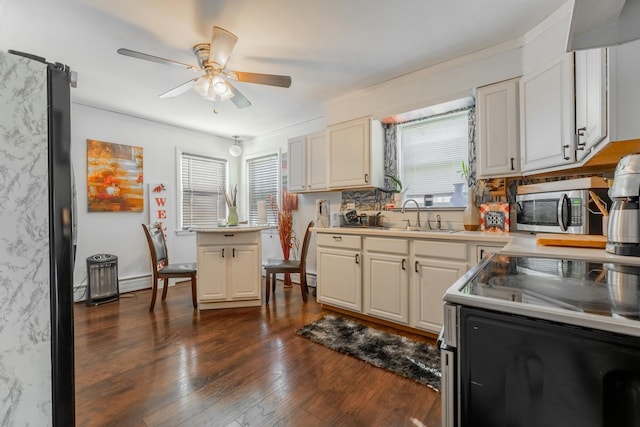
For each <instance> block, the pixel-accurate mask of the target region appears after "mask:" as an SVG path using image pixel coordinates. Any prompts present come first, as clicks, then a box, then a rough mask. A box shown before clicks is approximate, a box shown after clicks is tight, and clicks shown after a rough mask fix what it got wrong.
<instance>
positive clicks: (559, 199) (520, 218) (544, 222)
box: [516, 188, 610, 234]
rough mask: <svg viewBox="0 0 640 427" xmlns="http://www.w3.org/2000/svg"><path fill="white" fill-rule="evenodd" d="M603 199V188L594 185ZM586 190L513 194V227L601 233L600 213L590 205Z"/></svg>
mask: <svg viewBox="0 0 640 427" xmlns="http://www.w3.org/2000/svg"><path fill="white" fill-rule="evenodd" d="M591 191H593V192H595V193H596V194H597V195H598V196H599V197H600V198H601V199H602V200H604V201H605V202H606V203H610V199H609V196H608V194H607V189H604V188H595V189H592V190H591ZM590 203H591V201H590V199H589V190H588V189H584V190H568V191H554V192H545V193H533V194H518V195H517V196H516V229H517V230H520V231H533V232H543V233H569V234H602V214H601V213H600V212H599V211H598V209H597V208H596V206H595V205H592V206H590Z"/></svg>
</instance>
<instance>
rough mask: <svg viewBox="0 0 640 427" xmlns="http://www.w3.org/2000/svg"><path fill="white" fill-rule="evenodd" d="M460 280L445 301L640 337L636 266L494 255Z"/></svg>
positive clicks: (638, 270)
mask: <svg viewBox="0 0 640 427" xmlns="http://www.w3.org/2000/svg"><path fill="white" fill-rule="evenodd" d="M465 279H466V280H464V279H462V280H463V284H462V285H460V281H459V282H457V283H456V285H454V287H452V288H451V289H449V291H448V292H447V294H446V295H445V298H444V299H445V301H449V302H453V303H458V304H467V303H468V304H467V305H471V306H476V307H481V308H491V309H500V310H503V311H508V312H511V313H515V314H520V313H522V314H524V315H529V316H531V315H534V316H535V315H538V317H541V318H546V319H549V320H557V321H564V320H567V321H568V323H573V324H576V325H580V326H583V325H588V326H590V327H595V328H601V329H605V330H612V331H614V332H620V330H619V328H617V327H616V326H613V328H612V327H611V325H622V327H623V329H629V328H631V329H634V331H636V333H634V335H639V336H640V267H639V266H632V265H624V264H618V263H603V262H594V261H585V260H575V259H565V258H542V257H530V256H516V255H505V254H495V255H493V256H492V257H491V258H489V259H488V260H487V261H485V262H483V263H481V264H480V265H479V266H477V267H476V268H474V269H473V270H471V271H470V272H469V273H468V274H467V275H466V276H465ZM584 319H586V320H584Z"/></svg>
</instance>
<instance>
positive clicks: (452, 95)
mask: <svg viewBox="0 0 640 427" xmlns="http://www.w3.org/2000/svg"><path fill="white" fill-rule="evenodd" d="M521 47H522V40H514V41H511V42H507V43H503V44H501V45H498V46H495V47H492V48H489V49H484V50H482V51H478V52H475V53H472V54H470V55H466V56H464V57H461V58H457V59H454V60H452V61H448V62H445V63H442V64H439V65H436V66H433V67H430V68H426V69H423V70H420V71H416V72H414V73H411V74H407V75H405V76H402V77H398V78H396V79H393V80H389V81H387V82H385V83H382V84H379V85H376V86H372V87H369V88H367V89H363V90H361V91H358V92H354V93H350V94H346V95H344V96H341V97H338V98H334V99H331V100H329V101H328V102H327V103H326V115H327V124H334V123H339V122H343V121H345V120H349V119H353V118H357V117H364V116H368V115H371V116H372V117H373V118H374V119H378V120H379V119H382V118H385V117H388V116H391V115H394V114H399V113H404V112H408V111H413V110H416V109H419V108H424V107H429V106H432V105H437V104H440V103H443V102H448V101H452V100H455V99H459V98H463V97H466V96H469V95H471V94H472V91H473V89H474V88H476V87H479V86H484V85H487V84H491V83H495V82H499V81H502V80H507V79H510V78H514V77H518V76H520V75H522V61H521Z"/></svg>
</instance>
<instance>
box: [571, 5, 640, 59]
mask: <svg viewBox="0 0 640 427" xmlns="http://www.w3.org/2000/svg"><path fill="white" fill-rule="evenodd" d="M639 23H640V0H573V9H572V16H571V25H570V26H569V37H568V39H567V52H571V51H574V50H582V49H592V48H598V47H606V46H614V45H618V44H622V43H626V42H630V41H633V40H636V39H640V24H639Z"/></svg>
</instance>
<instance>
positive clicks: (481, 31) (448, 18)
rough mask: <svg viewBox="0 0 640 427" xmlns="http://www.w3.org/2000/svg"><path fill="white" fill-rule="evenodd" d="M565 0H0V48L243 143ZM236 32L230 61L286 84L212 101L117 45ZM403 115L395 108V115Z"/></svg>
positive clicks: (184, 41)
mask: <svg viewBox="0 0 640 427" xmlns="http://www.w3.org/2000/svg"><path fill="white" fill-rule="evenodd" d="M565 1H566V0H446V1H442V0H402V1H390V0H308V1H304V0H269V1H266V0H263V1H258V0H82V1H81V0H0V50H3V51H6V50H8V49H14V50H19V51H24V52H29V53H32V54H35V55H39V56H43V57H45V58H46V59H47V60H48V61H55V62H63V63H65V64H67V65H69V66H70V67H71V68H72V69H73V70H75V71H77V72H78V76H79V82H78V87H77V88H76V89H73V91H72V97H73V100H74V102H77V103H81V104H86V105H91V106H95V107H100V108H105V109H107V110H112V111H117V112H122V113H127V114H132V115H135V116H138V117H143V118H148V119H151V120H156V121H160V122H165V123H170V124H175V125H178V126H182V127H186V128H191V129H196V130H200V131H204V132H208V133H212V134H216V135H220V136H223V137H230V136H231V135H240V136H241V137H242V139H243V140H246V139H249V138H252V137H254V136H257V135H261V134H265V133H269V132H272V131H275V130H278V129H282V128H285V127H287V126H290V125H292V124H296V123H301V122H305V121H308V120H312V119H316V118H319V117H322V116H324V104H325V102H326V101H327V100H329V99H331V98H335V97H337V96H340V95H343V94H346V93H349V92H352V91H356V90H358V89H362V88H365V87H368V86H371V85H375V84H378V83H381V82H384V81H387V80H390V79H392V78H394V77H398V76H401V75H403V74H407V73H410V72H412V71H416V70H419V69H422V68H426V67H428V66H431V65H435V64H437V63H440V62H443V61H445V60H448V59H452V58H455V57H458V56H461V55H464V54H467V53H470V52H473V51H477V50H479V49H482V48H486V47H489V46H493V45H496V44H499V43H501V42H503V41H507V40H511V39H514V38H516V37H518V36H521V35H523V34H524V33H526V32H527V31H528V30H530V29H531V28H533V27H534V26H535V25H536V24H538V23H539V22H541V21H542V20H543V19H544V18H545V17H547V16H549V15H550V14H551V13H552V12H553V11H555V10H556V9H558V8H559V7H560V6H561V5H562V4H563V3H564V2H565ZM214 25H217V26H219V27H223V28H225V29H227V30H229V31H231V32H233V33H234V34H236V35H237V36H238V38H239V40H238V43H237V44H236V47H235V49H234V50H233V52H232V55H231V59H230V60H229V63H228V64H227V68H228V69H230V70H238V71H249V72H258V73H268V74H284V75H290V76H291V78H292V84H291V87H290V88H289V89H283V88H277V87H270V86H261V85H255V84H248V83H236V84H235V85H236V87H237V88H238V89H239V90H240V91H241V92H242V93H243V94H244V95H245V96H246V97H247V98H248V99H249V100H250V101H251V102H252V104H253V105H252V106H251V107H249V108H246V109H237V108H236V107H235V106H234V105H233V104H232V103H231V102H230V101H227V102H224V103H222V104H220V105H218V106H217V109H218V111H219V113H218V114H215V115H214V114H213V103H212V102H211V101H208V100H205V99H202V98H200V97H199V96H198V95H197V94H196V93H195V92H193V91H191V90H190V91H188V92H187V93H184V94H182V95H180V96H178V97H176V98H172V99H158V95H159V94H161V93H163V92H165V91H167V90H169V89H171V88H173V87H175V86H177V85H179V84H181V83H183V82H185V81H187V80H189V79H191V78H193V77H195V76H196V74H194V72H192V71H189V70H186V69H180V68H178V67H172V66H167V65H163V64H158V63H153V62H147V61H142V60H139V59H134V58H130V57H125V56H122V55H119V54H117V53H116V50H117V49H118V48H120V47H126V48H129V49H132V50H137V51H141V52H145V53H149V54H152V55H156V56H160V57H164V58H169V59H174V60H177V61H180V62H186V63H190V64H194V65H197V62H196V60H195V57H194V56H193V54H192V53H191V48H192V46H193V45H195V44H197V43H202V42H205V43H208V42H209V40H210V37H211V28H212V27H213V26H214ZM399 113H401V112H399Z"/></svg>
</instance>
